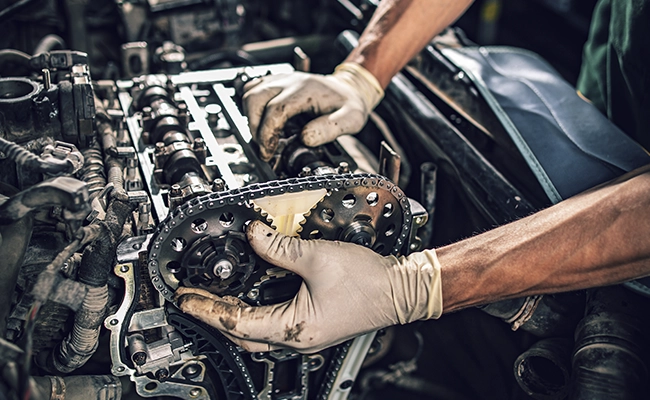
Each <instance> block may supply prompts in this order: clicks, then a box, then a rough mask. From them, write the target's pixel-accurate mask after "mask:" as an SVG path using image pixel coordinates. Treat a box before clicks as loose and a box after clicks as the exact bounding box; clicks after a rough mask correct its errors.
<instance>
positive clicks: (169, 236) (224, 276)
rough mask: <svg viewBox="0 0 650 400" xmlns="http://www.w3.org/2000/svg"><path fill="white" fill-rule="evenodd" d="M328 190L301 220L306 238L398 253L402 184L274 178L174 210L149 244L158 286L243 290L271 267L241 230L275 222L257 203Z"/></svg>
mask: <svg viewBox="0 0 650 400" xmlns="http://www.w3.org/2000/svg"><path fill="white" fill-rule="evenodd" d="M323 189H325V195H324V196H323V198H322V199H321V201H320V202H318V203H317V204H316V206H314V207H313V208H312V209H311V211H310V212H308V213H306V216H305V218H306V219H305V220H304V221H303V222H302V223H301V228H302V230H301V232H300V236H301V237H303V238H312V239H314V238H323V239H329V240H342V241H349V242H354V243H359V244H362V245H365V246H367V247H370V248H372V249H373V250H375V251H376V252H377V253H379V254H382V255H388V254H393V255H397V254H399V253H400V252H401V250H402V248H403V247H404V244H405V243H406V242H407V241H408V237H409V230H410V228H411V210H410V206H409V201H408V198H407V197H406V196H405V195H404V193H403V192H402V190H401V189H400V188H399V187H397V186H396V185H394V184H393V183H391V182H390V181H388V180H387V179H386V178H385V177H383V176H379V175H374V174H343V175H324V176H310V177H303V178H293V179H287V180H279V181H270V182H265V183H260V184H254V185H250V186H245V187H243V188H239V189H234V190H230V191H225V192H219V193H212V194H209V195H205V196H202V197H198V198H195V199H193V200H190V201H188V202H186V203H185V204H183V205H181V206H179V207H177V208H176V209H174V210H173V211H172V212H170V214H169V216H168V217H167V218H166V219H165V220H164V221H163V222H162V223H161V224H160V225H159V228H158V230H157V232H156V233H155V234H154V237H153V239H152V241H151V246H150V249H149V259H148V268H149V275H150V278H151V281H152V283H153V286H154V287H155V288H156V289H157V290H158V291H159V292H160V293H161V294H162V295H163V296H164V297H165V298H166V299H167V300H169V301H172V297H173V293H174V290H175V289H176V288H177V287H178V286H179V285H180V284H181V283H182V284H184V285H191V286H195V287H202V288H205V289H208V290H211V291H213V292H214V293H217V294H220V295H224V294H229V295H234V296H240V297H241V296H242V295H243V294H244V293H245V292H246V290H247V289H248V288H250V287H251V286H252V285H253V284H254V283H255V282H256V281H259V278H260V277H261V276H262V275H264V273H265V269H266V268H267V267H269V266H268V265H265V264H264V263H263V262H262V260H261V259H259V257H256V256H255V255H254V254H253V253H252V252H251V251H250V247H249V245H248V243H247V242H246V239H245V236H244V235H242V233H243V232H245V230H246V226H248V224H249V223H250V222H251V221H253V220H261V221H264V222H265V223H267V224H270V220H269V218H268V217H269V216H267V214H266V212H265V211H263V210H260V209H258V208H257V207H255V202H256V201H259V200H261V199H264V200H267V201H268V200H270V199H269V198H274V199H273V200H274V201H275V200H277V202H281V201H283V199H284V198H285V197H287V196H290V194H295V193H301V192H305V191H316V190H323ZM270 217H271V220H272V219H273V215H270ZM301 218H302V216H301ZM299 230H300V229H299Z"/></svg>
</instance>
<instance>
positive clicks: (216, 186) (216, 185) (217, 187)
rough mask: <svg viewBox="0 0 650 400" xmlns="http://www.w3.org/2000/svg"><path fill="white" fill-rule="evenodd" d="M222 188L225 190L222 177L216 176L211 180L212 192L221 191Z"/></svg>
mask: <svg viewBox="0 0 650 400" xmlns="http://www.w3.org/2000/svg"><path fill="white" fill-rule="evenodd" d="M224 190H226V182H224V180H223V179H221V178H217V179H215V180H214V181H213V182H212V191H213V192H222V191H224Z"/></svg>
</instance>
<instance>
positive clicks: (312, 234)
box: [309, 229, 323, 239]
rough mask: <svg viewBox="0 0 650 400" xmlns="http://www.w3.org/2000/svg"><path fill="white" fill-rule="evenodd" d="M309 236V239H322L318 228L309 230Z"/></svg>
mask: <svg viewBox="0 0 650 400" xmlns="http://www.w3.org/2000/svg"><path fill="white" fill-rule="evenodd" d="M309 238H310V239H322V238H323V234H322V233H321V231H319V230H318V229H314V230H313V231H311V232H310V233H309Z"/></svg>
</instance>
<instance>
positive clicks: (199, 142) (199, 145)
mask: <svg viewBox="0 0 650 400" xmlns="http://www.w3.org/2000/svg"><path fill="white" fill-rule="evenodd" d="M193 147H194V151H197V150H199V151H200V150H205V142H204V141H203V138H196V139H194V146H193Z"/></svg>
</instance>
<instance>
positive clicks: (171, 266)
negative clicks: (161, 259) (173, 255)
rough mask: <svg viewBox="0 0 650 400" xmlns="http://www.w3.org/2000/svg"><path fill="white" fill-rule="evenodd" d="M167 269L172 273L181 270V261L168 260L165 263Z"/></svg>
mask: <svg viewBox="0 0 650 400" xmlns="http://www.w3.org/2000/svg"><path fill="white" fill-rule="evenodd" d="M166 267H167V270H168V271H169V272H171V273H172V274H177V273H179V272H181V263H179V262H178V261H170V262H168V263H167V265H166Z"/></svg>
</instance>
